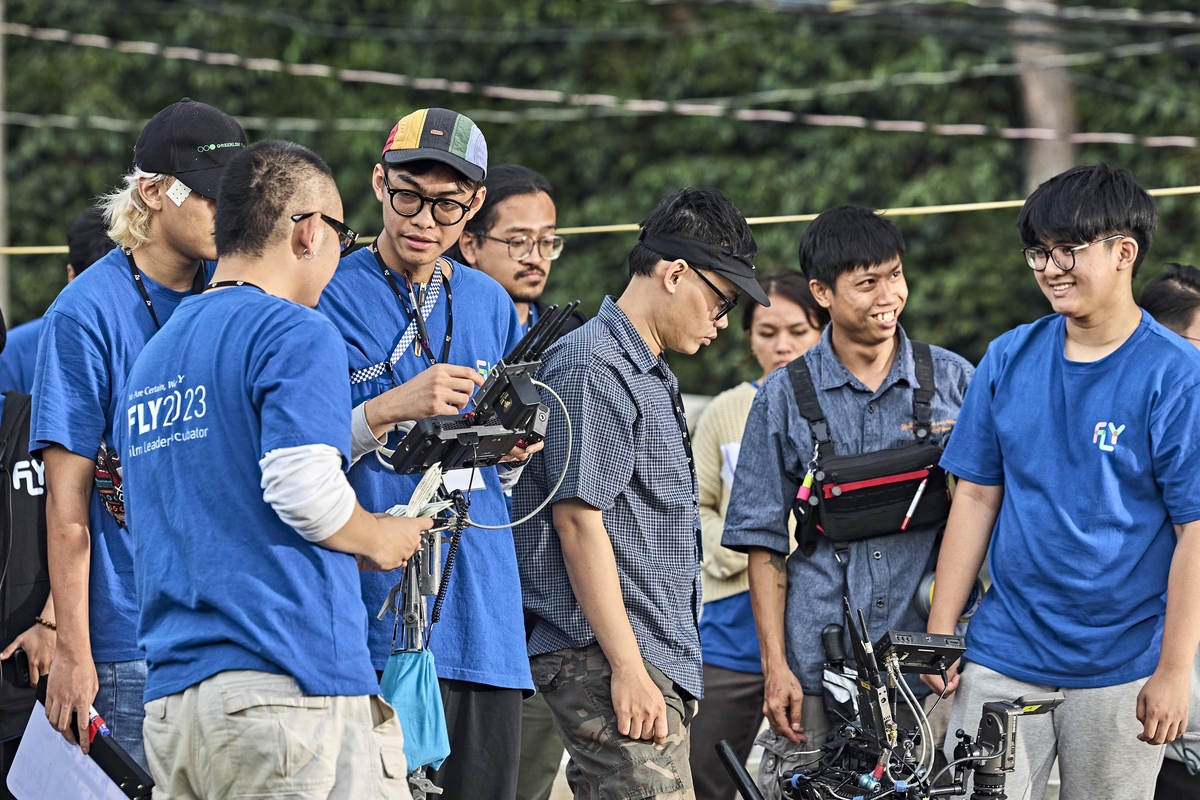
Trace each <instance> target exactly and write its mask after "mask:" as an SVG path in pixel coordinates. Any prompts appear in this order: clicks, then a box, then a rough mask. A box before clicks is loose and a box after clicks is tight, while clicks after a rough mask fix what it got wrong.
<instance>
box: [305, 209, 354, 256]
mask: <svg viewBox="0 0 1200 800" xmlns="http://www.w3.org/2000/svg"><path fill="white" fill-rule="evenodd" d="M314 214H321V212H320V211H309V212H307V213H305V214H292V222H299V221H300V220H302V219H304V218H305V217H311V216H313V215H314ZM321 219H323V220H325V222H327V223H329V227H331V228H333V230H334V231H335V232H336V233H337V235H338V245H339V246H340V247H341V248H342V250H341V252H342V255H346V251H347V250H349V249H350V248H351V247H353V246H354V243H355V242H357V241H358V233H356V232H355V231H354V229H353V228H351V227H350V226H349V225H347V224H346V223H344V222H342V221H341V220H339V219H334V218H333V217H331V216H329V215H328V214H321Z"/></svg>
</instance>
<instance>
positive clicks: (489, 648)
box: [318, 248, 533, 690]
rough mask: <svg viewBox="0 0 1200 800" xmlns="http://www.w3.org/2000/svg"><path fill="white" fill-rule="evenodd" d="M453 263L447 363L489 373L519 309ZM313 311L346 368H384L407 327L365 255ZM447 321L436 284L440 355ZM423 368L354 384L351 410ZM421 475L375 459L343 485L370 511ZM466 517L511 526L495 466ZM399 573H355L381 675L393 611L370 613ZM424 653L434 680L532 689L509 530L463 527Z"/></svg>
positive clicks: (433, 323) (512, 338) (419, 363)
mask: <svg viewBox="0 0 1200 800" xmlns="http://www.w3.org/2000/svg"><path fill="white" fill-rule="evenodd" d="M443 263H445V260H443ZM451 263H452V264H453V274H452V277H451V278H450V288H451V292H452V293H453V295H454V300H453V306H454V330H453V339H452V341H451V345H450V353H449V358H448V360H449V362H450V363H451V364H458V365H461V366H468V367H471V368H472V369H477V370H479V371H480V372H481V373H486V372H487V371H488V370H490V369H491V368H492V367H493V366H494V365H495V364H496V362H497V361H499V360H500V359H501V358H503V357H504V355H505V354H506V353H508V351H509V350H511V349H512V347H513V345H515V344H516V343H517V342H518V341H519V340H520V338H521V324H520V321H519V320H518V318H517V309H516V307H515V306H514V305H513V302H512V300H511V299H510V298H509V296H508V294H507V293H506V292H505V291H504V289H503V288H502V287H501V286H500V284H498V283H496V282H495V281H494V280H492V279H491V278H490V277H488V276H487V275H486V274H484V273H482V272H480V271H478V270H473V269H470V268H468V267H464V266H463V265H461V264H457V263H453V262H451ZM397 277H398V278H399V276H397ZM400 280H402V279H400ZM400 286H403V283H400ZM318 308H319V310H320V311H322V312H324V313H325V314H326V316H328V317H329V318H330V319H331V320H333V324H334V325H335V326H337V328H338V330H339V331H340V332H341V334H342V336H343V338H344V339H345V340H346V348H347V352H348V355H349V361H350V369H351V370H359V369H364V368H366V367H370V366H373V365H376V364H379V363H382V362H383V361H385V360H386V359H387V358H388V356H389V355H390V353H391V352H392V349H393V347H394V346H395V344H396V342H397V340H398V339H399V336H400V332H401V331H403V330H404V329H405V328H407V326H408V324H409V318H408V316H407V314H406V313H405V312H404V311H403V310H402V307H401V305H400V301H399V299H398V298H397V297H396V293H395V292H393V291H392V288H391V286H390V285H389V284H388V282H387V279H386V278H384V276H383V272H382V271H381V270H380V269H379V265H378V264H377V263H376V262H375V257H374V255H373V254H372V253H371V252H370V251H369V250H368V249H366V248H364V249H362V250H359V251H357V252H355V253H351V254H350V255H349V256H347V257H346V258H344V259H342V261H341V264H339V265H338V269H337V272H336V273H335V274H334V276H333V280H332V281H331V282H330V284H329V286H328V287H326V289H325V293H324V294H323V295H322V296H321V304H320V306H318ZM446 320H447V302H446V292H445V287H440V291H439V294H438V299H437V303H436V304H435V305H434V306H433V308H432V310H431V311H430V313H429V318H428V320H427V322H426V327H427V329H428V331H429V341H430V343H431V344H432V346H433V349H434V352H435V354H436V355H438V356H439V357H440V356H441V351H442V342H443V340H444V338H445V335H446ZM428 368H429V361H428V360H427V359H426V357H425V355H424V354H422V355H417V354H415V353H414V352H413V348H412V346H411V345H409V346H408V347H407V348H405V351H404V354H403V355H402V356H401V357H400V360H399V361H398V362H397V363H396V365H395V368H394V370H392V371H385V372H383V374H381V375H380V376H379V377H377V378H372V379H370V380H367V381H365V382H362V383H357V384H353V385H351V387H350V393H351V396H352V399H351V402H352V403H353V405H355V406H357V405H358V404H360V403H364V402H366V401H367V400H369V399H371V398H372V397H375V396H377V395H379V394H381V393H383V392H385V391H387V390H388V389H391V388H392V387H393V386H396V385H399V384H401V383H404V382H405V381H408V380H411V379H412V378H415V377H416V376H417V375H418V374H420V373H421V372H423V371H424V370H426V369H428ZM343 374H345V373H343ZM398 441H399V437H398V436H397V435H396V434H394V433H393V434H391V435H390V436H389V442H388V446H389V447H394V446H395V445H396V443H397V442H398ZM420 477H421V476H420V475H419V474H417V475H397V474H395V473H394V472H393V471H391V470H390V469H388V468H385V467H384V466H383V465H382V464H381V463H380V461H379V459H378V458H376V455H375V454H374V453H369V454H367V455H366V456H363V457H362V458H361V459H359V461H358V463H357V464H355V465H354V467H353V468H351V470H350V483H351V484H352V485H353V486H354V490H355V491H356V492H357V493H358V499H359V502H361V503H362V504H363V506H364V507H365V508H366V509H367V510H368V511H374V512H379V511H386V510H387V509H389V508H391V507H392V506H394V505H396V504H397V503H406V502H408V498H409V497H410V496H411V495H412V491H413V489H415V488H416V485H417V481H419V480H420ZM480 477H482V480H483V486H482V488H481V487H480V486H479V480H480ZM463 483H464V485H465V480H464V481H463ZM470 513H471V518H472V519H473V520H475V521H476V522H481V523H483V524H485V525H507V524H509V522H510V517H509V514H508V510H507V507H506V505H505V503H504V494H503V492H501V490H500V480H499V478H498V477H497V475H496V468H495V467H488V468H487V469H483V470H480V471H479V475H478V476H477V477H476V478H475V488H474V490H473V492H472V495H471V511H470ZM446 551H447V548H443V552H446ZM402 574H403V572H402V571H401V570H396V571H394V572H388V573H379V572H364V573H362V575H361V579H362V596H363V601H364V602H365V603H366V606H367V610H368V612H369V616H370V632H369V642H370V647H371V657H372V659H373V660H374V663H375V667H376V669H383V668H384V665H385V664H386V663H387V659H388V655H389V654H390V653H391V648H392V631H393V627H394V622H395V618H394V617H393V616H392V615H391V614H388V615H386V616H385V617H384V619H383V620H382V621H381V620H378V619H376V614H377V612H378V611H379V608H380V607H381V606H382V605H383V603H384V600H385V599H386V598H387V594H388V592H389V591H391V588H392V586H394V585H395V584H396V583H398V582H399V581H400V579H401V577H402ZM430 647H431V649H432V650H433V654H434V659H435V661H436V662H437V672H438V677H440V678H446V679H452V680H463V681H473V682H475V683H482V684H487V685H489V686H498V687H502V688H510V689H526V690H532V688H533V680H532V678H531V677H530V674H529V658H528V656H527V655H526V653H525V624H524V619H523V615H522V610H521V585H520V579H519V577H518V574H517V556H516V551H515V549H514V547H513V538H512V532H511V531H510V530H508V529H504V530H498V531H488V530H481V529H479V528H467V529H466V531H465V532H464V533H463V536H462V544H461V546H460V548H459V551H458V556H457V558H456V560H455V563H454V569H453V572H452V573H451V578H450V584H449V589H448V592H447V595H446V602H445V604H444V605H443V607H442V618H441V621H440V622H438V623H437V624H436V625H434V627H433V633H432V638H431V645H430Z"/></svg>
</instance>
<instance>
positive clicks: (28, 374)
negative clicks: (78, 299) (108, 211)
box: [0, 206, 113, 394]
mask: <svg viewBox="0 0 1200 800" xmlns="http://www.w3.org/2000/svg"><path fill="white" fill-rule="evenodd" d="M107 228H108V225H107V224H106V223H105V222H104V215H103V214H102V213H101V212H100V209H99V208H97V207H96V206H88V207H87V208H85V209H84V210H83V211H80V212H79V213H78V214H77V215H75V219H73V220H71V224H70V225H69V226H67V283H70V282H71V281H73V280H75V279H76V278H77V277H79V275H80V274H81V273H82V272H83V271H84V270H85V269H87V268H88V267H90V266H91V265H92V264H94V263H95V262H96V261H98V260H99V259H100V258H101V257H102V256H103V255H104V254H105V253H107V252H108V251H109V250H112V249H113V241H112V239H109V238H108V233H107V232H106V229H107ZM44 320H45V317H38V318H37V319H32V320H30V321H29V322H26V323H24V324H22V325H17V326H16V327H15V328H13V329H12V330H10V331H9V332H8V346H7V347H6V348H5V349H4V352H3V353H0V392H21V393H23V394H29V393H31V392H32V391H33V372H34V370H35V369H36V368H37V348H38V338H39V337H40V336H41V333H42V322H43V321H44Z"/></svg>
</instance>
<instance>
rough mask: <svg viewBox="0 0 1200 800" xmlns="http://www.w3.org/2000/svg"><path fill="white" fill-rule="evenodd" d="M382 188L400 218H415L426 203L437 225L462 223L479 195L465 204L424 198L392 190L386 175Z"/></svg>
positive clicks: (417, 194)
mask: <svg viewBox="0 0 1200 800" xmlns="http://www.w3.org/2000/svg"><path fill="white" fill-rule="evenodd" d="M383 188H384V189H386V190H387V193H388V197H389V198H390V200H391V203H392V211H395V212H396V213H397V214H399V215H400V216H402V217H415V216H416V215H417V214H420V213H421V209H423V208H425V204H426V203H428V204H429V207H430V208H432V209H433V221H434V222H436V223H437V224H439V225H457V224H458V223H460V222H462V220H463V217H465V216H466V215H467V212H468V211H470V210H471V203H472V202H474V200H475V194H479V192H478V191H476V192H475V194H472V195H471V199H470V200H468V201H467V202H466V203H460V202H458V201H457V200H451V199H450V198H448V197H426V196H425V195H423V194H421V193H419V192H414V191H412V190H411V189H393V188H392V186H391V184H389V183H388V179H387V174H386V173H385V174H384V176H383Z"/></svg>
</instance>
